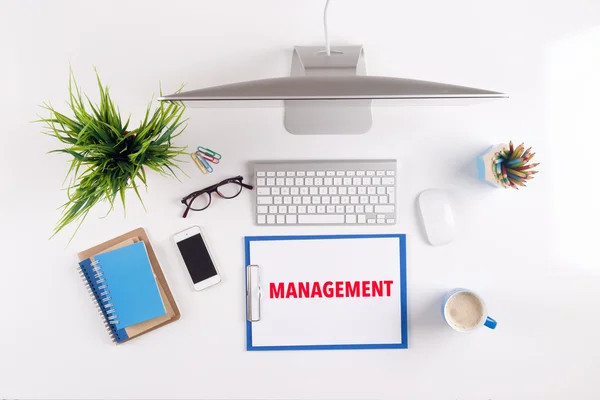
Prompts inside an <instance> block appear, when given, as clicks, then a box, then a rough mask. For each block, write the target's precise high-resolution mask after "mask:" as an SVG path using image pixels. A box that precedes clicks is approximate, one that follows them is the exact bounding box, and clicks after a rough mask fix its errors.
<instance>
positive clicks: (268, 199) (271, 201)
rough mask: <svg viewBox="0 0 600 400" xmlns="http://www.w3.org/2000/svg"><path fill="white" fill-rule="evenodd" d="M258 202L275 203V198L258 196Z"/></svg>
mask: <svg viewBox="0 0 600 400" xmlns="http://www.w3.org/2000/svg"><path fill="white" fill-rule="evenodd" d="M256 204H273V198H272V197H270V196H265V197H257V198H256Z"/></svg>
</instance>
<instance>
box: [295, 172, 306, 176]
mask: <svg viewBox="0 0 600 400" xmlns="http://www.w3.org/2000/svg"><path fill="white" fill-rule="evenodd" d="M296 176H306V171H298V172H296Z"/></svg>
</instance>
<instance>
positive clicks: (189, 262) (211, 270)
mask: <svg viewBox="0 0 600 400" xmlns="http://www.w3.org/2000/svg"><path fill="white" fill-rule="evenodd" d="M177 247H179V251H180V252H181V256H182V257H183V261H184V262H185V266H186V267H187V269H188V271H189V272H190V276H191V277H192V281H193V282H194V283H198V282H202V281H203V280H206V279H208V278H210V277H211V276H215V275H217V270H216V269H215V266H214V264H213V262H212V260H211V259H210V254H209V253H208V249H207V248H206V244H205V243H204V240H203V239H202V235H194V236H191V237H189V238H187V239H184V240H182V241H181V242H177Z"/></svg>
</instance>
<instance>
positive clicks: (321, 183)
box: [315, 178, 323, 186]
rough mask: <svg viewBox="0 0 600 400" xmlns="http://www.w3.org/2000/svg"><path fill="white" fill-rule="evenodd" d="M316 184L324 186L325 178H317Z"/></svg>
mask: <svg viewBox="0 0 600 400" xmlns="http://www.w3.org/2000/svg"><path fill="white" fill-rule="evenodd" d="M315 186H323V178H315Z"/></svg>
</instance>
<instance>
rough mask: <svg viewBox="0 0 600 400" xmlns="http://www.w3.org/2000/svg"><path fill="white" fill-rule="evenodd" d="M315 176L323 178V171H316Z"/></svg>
mask: <svg viewBox="0 0 600 400" xmlns="http://www.w3.org/2000/svg"><path fill="white" fill-rule="evenodd" d="M317 176H325V171H317Z"/></svg>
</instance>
